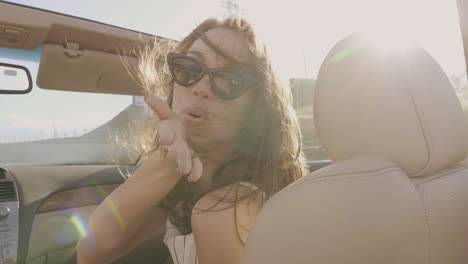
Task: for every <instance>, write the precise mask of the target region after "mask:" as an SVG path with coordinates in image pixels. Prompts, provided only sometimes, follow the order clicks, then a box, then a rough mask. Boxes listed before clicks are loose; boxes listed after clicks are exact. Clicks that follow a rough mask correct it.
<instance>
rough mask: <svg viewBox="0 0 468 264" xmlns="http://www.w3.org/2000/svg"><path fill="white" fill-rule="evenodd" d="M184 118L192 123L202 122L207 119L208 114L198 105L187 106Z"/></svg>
mask: <svg viewBox="0 0 468 264" xmlns="http://www.w3.org/2000/svg"><path fill="white" fill-rule="evenodd" d="M182 119H183V120H184V121H186V122H188V123H191V124H200V123H202V122H204V121H206V120H207V117H206V114H205V113H203V111H202V110H200V109H199V108H196V107H187V108H185V109H184V110H183V111H182Z"/></svg>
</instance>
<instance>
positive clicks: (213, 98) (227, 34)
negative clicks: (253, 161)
mask: <svg viewBox="0 0 468 264" xmlns="http://www.w3.org/2000/svg"><path fill="white" fill-rule="evenodd" d="M204 35H205V36H206V37H207V38H208V39H209V40H210V41H211V43H213V44H214V45H216V46H217V47H218V48H219V49H221V50H222V51H223V52H224V53H226V54H228V55H230V56H231V57H234V58H236V59H237V60H238V61H240V62H243V63H248V62H249V61H250V59H251V55H250V52H249V50H248V48H247V44H246V41H245V40H244V38H243V37H242V35H240V34H239V33H237V32H235V31H232V30H229V29H226V28H221V27H219V28H215V29H211V30H209V31H207V32H206V33H205V34H204ZM185 55H187V56H190V57H193V58H195V59H197V60H198V61H200V62H202V63H203V64H205V65H206V66H207V67H208V68H225V67H227V68H229V69H235V68H236V65H233V62H232V61H229V60H227V59H226V58H225V57H223V56H222V55H220V54H218V53H216V52H215V51H214V50H213V49H211V48H210V47H209V46H208V45H207V44H206V43H205V42H204V41H203V40H201V39H197V40H196V41H195V42H194V43H193V44H192V46H191V47H190V48H189V49H188V50H187V52H186V54H185ZM252 101H253V92H252V91H251V90H247V91H246V92H244V93H243V94H242V95H241V96H239V97H237V98H235V99H231V100H224V99H221V98H219V97H218V96H217V95H216V94H215V93H214V91H213V89H212V87H211V82H210V76H209V75H208V74H205V76H204V77H203V78H202V79H201V80H200V81H198V82H197V83H195V84H193V85H191V86H188V87H187V86H181V85H179V84H177V83H174V97H173V101H172V109H173V111H174V112H175V113H176V114H177V115H178V116H179V117H180V119H181V120H182V122H183V123H184V124H185V127H186V129H187V131H188V134H189V136H190V138H191V140H192V141H193V142H194V143H195V144H196V145H199V146H201V147H203V146H206V147H207V148H208V149H212V150H216V151H219V150H220V149H223V150H229V146H230V144H229V142H230V140H231V139H232V138H233V137H234V136H235V135H236V134H237V133H238V130H239V127H240V124H241V122H242V121H243V120H244V119H245V117H246V114H247V111H248V108H249V106H250V105H251V103H252ZM208 144H211V145H208ZM226 148H228V149H226Z"/></svg>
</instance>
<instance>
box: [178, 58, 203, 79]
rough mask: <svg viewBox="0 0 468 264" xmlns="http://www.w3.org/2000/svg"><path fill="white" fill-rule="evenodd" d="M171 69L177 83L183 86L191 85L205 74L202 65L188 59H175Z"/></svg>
mask: <svg viewBox="0 0 468 264" xmlns="http://www.w3.org/2000/svg"><path fill="white" fill-rule="evenodd" d="M171 67H172V73H173V77H174V79H175V81H177V82H178V83H179V84H181V85H191V84H193V83H194V82H195V81H197V79H198V78H199V77H200V75H201V74H203V72H202V68H201V66H200V65H198V64H197V63H196V62H194V61H192V60H189V59H186V58H174V59H173V60H172V65H171Z"/></svg>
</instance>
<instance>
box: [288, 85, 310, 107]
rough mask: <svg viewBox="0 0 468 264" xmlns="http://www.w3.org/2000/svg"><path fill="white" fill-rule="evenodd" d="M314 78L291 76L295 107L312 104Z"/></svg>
mask: <svg viewBox="0 0 468 264" xmlns="http://www.w3.org/2000/svg"><path fill="white" fill-rule="evenodd" d="M314 86H315V80H314V79H306V78H291V79H289V87H290V88H291V93H292V96H293V107H294V108H295V109H297V108H301V107H304V106H311V105H312V102H313V100H314Z"/></svg>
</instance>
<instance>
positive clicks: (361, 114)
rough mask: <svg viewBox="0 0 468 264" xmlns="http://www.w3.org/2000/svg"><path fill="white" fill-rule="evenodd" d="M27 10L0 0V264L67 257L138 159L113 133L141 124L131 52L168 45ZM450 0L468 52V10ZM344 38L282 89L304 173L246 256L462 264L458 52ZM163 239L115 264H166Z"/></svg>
mask: <svg viewBox="0 0 468 264" xmlns="http://www.w3.org/2000/svg"><path fill="white" fill-rule="evenodd" d="M18 2H21V1H18ZM23 2H27V1H23ZM30 2H31V4H28V5H26V4H25V3H21V4H20V3H13V2H7V1H0V94H1V95H0V264H1V263H18V264H51V263H72V262H73V257H74V254H75V250H76V243H77V241H78V240H79V239H80V238H81V237H84V236H86V235H87V219H88V217H89V215H90V214H91V212H92V211H93V210H94V209H95V208H96V206H97V205H98V204H100V203H101V202H102V201H103V200H104V199H105V197H106V196H107V195H108V194H109V193H111V192H112V191H113V190H114V189H116V188H117V187H118V186H119V185H120V184H122V183H123V182H124V181H125V179H126V177H129V175H131V174H132V172H133V171H134V170H135V169H136V168H137V167H138V165H139V158H140V156H139V153H138V152H137V151H130V150H129V149H128V148H127V147H126V145H125V142H123V141H125V140H122V139H129V138H130V135H131V131H130V128H131V127H133V128H134V125H138V124H144V123H145V121H146V120H148V118H149V117H150V115H151V113H150V111H149V110H148V108H147V107H146V106H145V103H144V101H143V100H142V95H143V91H142V89H141V88H140V87H139V86H138V85H137V84H136V83H135V81H134V79H133V78H132V75H131V71H129V69H132V67H134V66H135V65H136V62H137V60H138V58H137V57H136V55H135V47H140V46H142V45H145V44H147V43H149V42H151V41H153V40H155V39H156V40H158V41H160V42H161V43H163V42H176V41H177V38H176V37H174V36H166V35H163V34H154V32H152V33H147V32H146V30H142V31H145V32H141V31H136V30H135V28H133V29H127V28H125V27H121V25H118V24H117V23H108V22H106V23H104V22H103V21H96V19H93V18H89V17H84V16H82V15H75V14H70V13H67V14H65V13H61V12H59V11H60V10H52V9H50V8H41V7H40V6H38V5H39V4H38V3H32V2H34V1H30ZM234 2H236V3H237V1H232V0H230V1H223V4H222V6H223V7H224V8H227V9H228V11H230V12H232V8H231V7H232V4H233V3H234ZM345 2H347V1H343V3H345ZM440 2H441V3H444V4H445V1H440ZM447 2H452V1H447ZM421 3H425V2H424V1H423V2H421ZM428 5H429V4H428ZM452 5H453V7H454V8H456V9H457V10H458V14H457V12H455V13H453V12H452V13H451V14H452V16H451V17H448V18H447V19H446V20H450V21H456V25H454V24H450V25H452V26H453V28H450V29H448V30H449V31H450V32H455V34H456V35H457V37H458V38H457V40H459V41H460V43H458V45H459V46H458V47H460V49H462V47H463V46H464V47H465V48H464V51H465V54H466V53H467V52H468V2H467V1H463V0H459V1H457V2H456V4H455V1H453V3H452ZM264 8H267V7H264ZM314 8H315V9H316V10H319V9H320V5H319V4H317V5H316V6H315V7H314ZM362 8H364V7H362ZM330 9H331V10H334V9H333V8H332V7H330ZM342 9H343V10H344V11H343V14H344V13H345V9H346V4H344V6H343V8H342ZM342 9H340V10H342ZM423 10H424V7H421V9H420V11H421V12H422V11H423ZM452 11H453V10H452ZM283 12H284V11H283ZM298 12H299V11H298ZM337 12H338V13H339V14H341V12H342V11H337ZM417 12H418V11H417V10H416V11H415V13H414V18H415V19H417V18H418V13H417ZM247 13H248V12H247ZM300 13H301V14H303V13H302V12H300ZM265 15H266V14H265ZM303 15H304V16H303V18H302V19H299V20H298V19H297V18H294V19H295V20H294V19H293V18H291V20H294V21H296V22H299V23H301V24H306V25H307V19H308V16H309V15H310V16H313V15H314V14H309V13H306V14H303ZM445 16H446V14H445ZM335 19H337V20H338V21H339V19H338V18H335ZM398 19H399V18H398V17H395V20H398ZM431 19H433V20H434V19H435V20H437V19H436V17H433V18H431ZM437 21H438V20H437ZM444 21H445V20H444V19H440V24H441V25H445V24H449V23H445V22H444ZM341 23H346V22H344V21H341ZM444 23H445V24H444ZM322 26H323V27H325V29H326V27H327V25H322ZM330 27H332V25H331V26H330ZM338 27H339V26H338ZM433 29H434V32H436V31H437V30H436V28H433ZM459 29H461V30H459ZM427 30H428V31H431V30H432V28H428V29H427ZM325 31H326V30H325ZM437 32H440V31H437ZM344 33H346V34H344ZM351 33H353V32H340V34H338V35H337V36H334V37H332V38H331V39H332V40H333V41H332V42H330V43H329V42H327V43H326V47H327V48H326V51H324V52H325V53H324V56H323V57H321V58H320V61H319V62H317V63H318V65H319V66H320V69H319V70H318V71H317V73H316V75H314V78H311V77H310V75H308V74H307V69H305V73H306V74H303V75H301V76H300V78H294V76H292V77H291V76H290V78H289V80H288V82H289V84H290V85H291V89H292V91H293V95H294V102H293V103H294V107H295V108H296V111H297V113H298V115H299V118H300V122H301V128H302V133H303V136H304V150H305V153H306V156H307V159H308V165H309V170H310V174H309V175H307V176H306V177H304V178H302V179H300V180H299V181H297V182H295V183H293V184H291V185H289V186H288V187H286V188H285V189H284V190H282V191H280V192H279V193H277V194H276V195H275V196H274V197H273V198H272V199H270V200H269V201H268V202H267V203H266V205H265V206H264V208H263V209H262V210H261V212H260V214H259V216H258V218H257V220H256V223H255V225H254V227H253V229H252V230H251V233H250V235H249V239H248V242H247V245H246V249H245V253H244V256H243V260H242V263H244V264H253V263H269V264H271V263H278V264H279V263H282V264H283V263H360V264H370V263H392V264H393V263H411V264H416V263H421V264H423V263H424V264H429V263H431V264H438V263H441V264H442V263H450V264H451V263H459V264H466V263H468V206H467V205H468V159H467V158H466V157H467V156H468V124H467V116H468V84H467V77H466V70H465V61H466V60H465V58H464V57H463V55H461V56H458V59H459V60H460V61H461V65H462V66H463V67H462V68H463V69H464V70H463V71H462V72H457V73H455V74H452V73H450V74H448V70H447V68H443V67H441V66H440V65H441V64H442V63H439V62H438V61H437V60H436V59H439V58H441V57H440V56H439V55H440V54H436V53H434V54H431V53H430V52H428V51H427V50H425V49H423V48H420V47H417V46H405V47H399V48H398V49H388V47H386V46H387V45H386V44H389V43H390V42H392V41H389V40H388V39H386V38H383V37H381V39H380V40H382V39H384V40H385V41H384V42H382V41H374V40H372V39H371V38H368V37H367V36H363V35H360V34H351ZM285 34H286V33H285ZM304 34H305V33H304ZM307 34H312V32H308V33H307ZM349 34H351V35H349ZM415 34H416V33H415ZM460 34H461V36H460ZM286 35H287V34H286ZM325 35H326V34H324V36H325ZM345 35H348V36H346V37H345ZM384 35H386V34H383V35H380V36H384ZM287 36H289V35H287ZM315 37H316V38H317V39H318V38H321V36H320V34H316V35H315ZM343 37H344V38H343ZM340 39H341V40H340ZM439 39H440V41H441V43H443V42H444V41H446V40H445V39H444V36H441V37H440V38H439ZM291 41H293V40H292V39H289V40H288V42H291ZM462 41H463V42H462ZM432 44H433V46H434V47H435V46H437V45H439V44H440V43H429V45H428V46H429V47H431V45H432ZM324 45H325V44H324ZM272 48H275V45H272ZM448 49H450V48H448ZM306 53H307V52H303V55H304V56H306ZM456 54H463V52H462V51H461V50H459V53H456ZM435 58H436V59H435ZM440 60H441V62H444V61H443V60H444V59H440ZM445 62H446V61H445ZM445 62H444V63H445ZM301 63H303V65H304V68H307V59H304V60H303V61H302V62H301ZM444 65H445V64H444ZM444 67H445V66H444ZM317 69H318V68H317ZM304 75H305V76H304ZM162 236H163V234H159V235H157V236H155V237H153V238H152V239H150V240H148V241H145V242H144V243H143V244H141V245H140V246H138V247H137V248H136V249H134V250H133V251H132V252H130V253H129V254H128V255H126V256H125V257H123V258H121V259H119V260H117V261H116V262H114V263H172V262H171V259H170V256H169V253H168V250H167V248H166V247H165V245H164V244H163V242H162Z"/></svg>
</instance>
